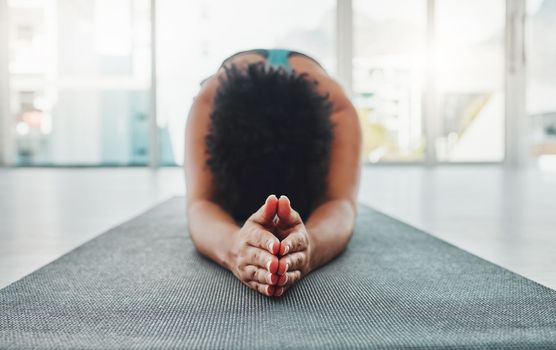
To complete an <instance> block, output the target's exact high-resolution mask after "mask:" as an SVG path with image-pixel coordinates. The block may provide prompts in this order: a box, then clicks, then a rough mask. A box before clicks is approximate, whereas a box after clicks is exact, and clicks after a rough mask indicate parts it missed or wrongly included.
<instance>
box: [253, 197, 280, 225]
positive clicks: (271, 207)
mask: <svg viewBox="0 0 556 350" xmlns="http://www.w3.org/2000/svg"><path fill="white" fill-rule="evenodd" d="M277 209H278V198H276V196H275V195H273V194H271V195H270V196H268V197H267V198H266V201H265V202H264V204H263V205H262V206H261V207H260V208H259V210H257V211H256V212H255V213H254V214H253V215H251V217H250V218H249V220H251V221H253V222H255V223H257V224H259V225H263V226H272V225H273V220H274V217H275V216H276V211H277Z"/></svg>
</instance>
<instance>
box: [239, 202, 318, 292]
mask: <svg viewBox="0 0 556 350" xmlns="http://www.w3.org/2000/svg"><path fill="white" fill-rule="evenodd" d="M310 247H311V245H310V240H309V235H308V234H307V230H306V229H305V225H304V224H303V221H302V220H301V217H300V216H299V214H298V213H297V212H296V211H295V210H294V209H292V207H291V204H290V201H289V199H288V198H287V197H286V196H281V197H280V199H278V198H276V196H275V195H271V196H268V198H267V199H266V201H265V204H264V205H263V206H262V207H261V208H260V209H259V210H258V211H257V212H256V213H254V214H253V215H251V217H250V218H249V219H248V220H247V221H246V222H245V223H244V225H243V227H242V228H241V229H240V230H239V231H238V232H237V233H236V239H235V241H234V244H233V246H232V247H231V249H230V254H229V266H230V270H231V271H232V273H233V274H234V275H235V276H236V277H237V278H238V279H239V280H240V281H241V282H243V283H244V284H246V285H247V286H249V287H250V288H253V289H255V290H256V291H258V292H259V293H261V294H264V295H266V296H281V295H282V294H284V292H285V291H286V290H287V289H289V288H291V287H292V286H293V285H294V284H295V283H296V282H298V281H299V280H300V279H301V278H302V277H303V276H305V275H306V274H308V273H309V272H310V270H311V267H310V255H311V254H310V253H311V249H310Z"/></svg>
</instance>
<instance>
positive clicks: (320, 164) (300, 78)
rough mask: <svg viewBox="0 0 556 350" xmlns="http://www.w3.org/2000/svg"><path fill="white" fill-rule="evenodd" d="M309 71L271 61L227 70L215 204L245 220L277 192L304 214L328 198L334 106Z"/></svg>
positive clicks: (213, 164)
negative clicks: (295, 69)
mask: <svg viewBox="0 0 556 350" xmlns="http://www.w3.org/2000/svg"><path fill="white" fill-rule="evenodd" d="M317 84H318V83H317V82H316V81H313V80H310V79H309V78H308V76H307V75H305V74H298V73H296V72H295V71H293V72H288V71H286V70H284V69H282V68H278V69H276V68H272V67H268V66H266V65H264V64H263V63H255V64H250V65H248V66H247V67H246V68H244V69H240V68H238V67H236V66H231V67H227V68H226V70H225V74H224V75H223V76H222V78H221V79H220V86H219V88H218V90H217V92H216V95H215V98H214V103H213V110H212V113H211V115H210V120H211V124H210V129H209V133H208V135H207V137H206V145H207V152H208V161H207V165H208V167H209V169H210V170H211V172H212V174H213V180H214V188H215V191H216V193H215V200H216V201H217V202H218V203H219V204H220V205H221V206H222V207H223V208H224V209H225V210H227V211H228V212H229V213H231V214H232V216H233V217H234V218H235V219H236V220H238V221H243V220H245V219H247V218H248V217H249V216H250V215H251V214H253V213H254V212H255V211H256V210H257V209H258V208H259V207H260V206H261V205H262V203H263V202H264V200H265V199H266V197H267V196H268V195H269V194H276V195H278V196H280V195H287V196H288V197H289V198H290V200H291V203H292V207H293V208H294V209H296V210H297V211H298V212H299V213H300V214H301V216H302V217H303V218H304V219H306V217H307V216H308V214H309V213H310V212H311V211H312V210H313V209H314V207H315V206H316V205H317V204H318V203H319V202H320V201H321V200H322V198H323V197H324V196H325V195H326V192H325V191H326V188H327V176H328V169H329V165H330V164H329V163H330V153H331V144H332V138H333V133H332V128H333V125H332V123H331V120H330V114H331V110H332V104H331V102H330V100H329V99H328V96H323V95H320V94H319V93H318V92H317V91H316V89H315V87H316V86H317Z"/></svg>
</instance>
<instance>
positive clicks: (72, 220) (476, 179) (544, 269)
mask: <svg viewBox="0 0 556 350" xmlns="http://www.w3.org/2000/svg"><path fill="white" fill-rule="evenodd" d="M183 193H184V186H183V177H182V173H181V170H180V169H177V168H172V169H161V170H158V171H156V172H153V171H150V170H148V169H143V168H115V169H110V168H108V169H104V168H102V169H0V288H1V287H4V286H6V285H8V284H9V283H11V282H13V281H16V280H17V279H19V278H21V277H23V276H25V275H26V274H28V273H30V272H32V271H34V270H36V269H38V268H40V267H41V266H43V265H45V264H47V263H48V262H50V261H52V260H54V259H56V258H58V257H59V256H61V255H62V254H64V253H66V252H68V251H70V250H71V249H73V248H75V247H77V246H79V245H80V244H82V243H83V242H85V241H87V240H89V239H91V238H93V237H95V236H97V235H98V234H100V233H102V232H104V231H105V230H107V229H108V228H110V227H113V226H115V225H117V224H119V223H121V222H123V221H125V220H128V219H130V218H131V217H133V216H135V215H137V214H139V213H141V212H142V211H144V210H146V209H147V208H149V207H150V206H152V205H155V204H156V203H158V202H160V201H162V200H164V199H166V198H168V197H170V196H173V195H176V194H183ZM360 199H361V201H362V202H364V203H366V204H368V205H371V206H372V207H374V208H376V209H378V210H380V211H382V212H384V213H387V214H389V215H392V216H394V217H396V218H398V219H400V220H402V221H405V222H407V223H410V224H412V225H414V226H417V227H419V228H421V229H424V230H426V231H427V232H429V233H432V234H433V235H435V236H437V237H439V238H441V239H443V240H446V241H448V242H450V243H452V244H454V245H456V246H458V247H460V248H462V249H465V250H467V251H469V252H472V253H474V254H476V255H478V256H480V257H483V258H485V259H487V260H489V261H491V262H494V263H496V264H498V265H501V266H503V267H506V268H508V269H510V270H512V271H514V272H517V273H519V274H521V275H524V276H526V277H528V278H530V279H532V280H535V281H537V282H539V283H541V284H544V285H546V286H548V287H551V288H553V289H556V205H555V204H556V174H555V173H542V172H540V171H538V170H533V169H529V170H520V171H516V170H506V169H504V168H502V167H499V166H483V167H477V166H475V167H471V166H446V167H436V168H424V167H418V166H398V167H396V166H394V167H367V168H365V169H364V172H363V176H362V182H361V189H360Z"/></svg>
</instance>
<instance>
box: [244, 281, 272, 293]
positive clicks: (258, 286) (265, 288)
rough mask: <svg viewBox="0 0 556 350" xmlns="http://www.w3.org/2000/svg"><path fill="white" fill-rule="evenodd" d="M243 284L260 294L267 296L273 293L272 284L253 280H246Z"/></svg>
mask: <svg viewBox="0 0 556 350" xmlns="http://www.w3.org/2000/svg"><path fill="white" fill-rule="evenodd" d="M245 284H246V285H248V286H249V287H250V288H253V289H254V290H256V291H257V292H259V293H261V294H262V295H266V296H268V297H271V296H273V295H274V286H269V285H268V284H264V283H259V282H255V281H250V282H246V283H245Z"/></svg>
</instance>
